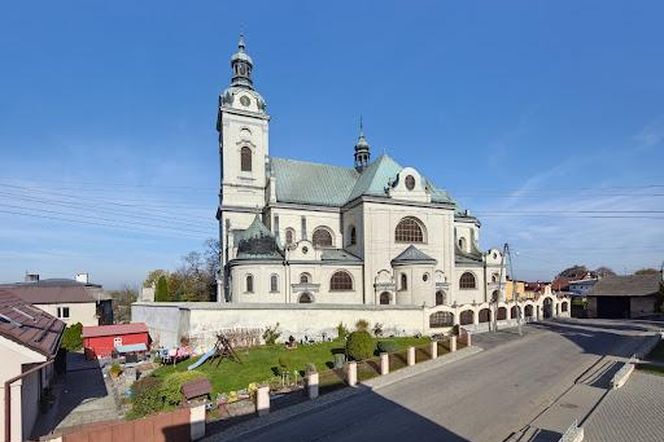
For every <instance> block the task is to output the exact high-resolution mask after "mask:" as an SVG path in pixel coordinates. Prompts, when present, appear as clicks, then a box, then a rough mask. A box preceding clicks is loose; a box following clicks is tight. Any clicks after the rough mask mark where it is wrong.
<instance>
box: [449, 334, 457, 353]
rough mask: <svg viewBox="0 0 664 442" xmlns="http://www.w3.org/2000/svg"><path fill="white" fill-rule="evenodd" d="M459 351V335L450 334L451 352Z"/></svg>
mask: <svg viewBox="0 0 664 442" xmlns="http://www.w3.org/2000/svg"><path fill="white" fill-rule="evenodd" d="M455 351H457V337H456V336H450V353H452V352H455Z"/></svg>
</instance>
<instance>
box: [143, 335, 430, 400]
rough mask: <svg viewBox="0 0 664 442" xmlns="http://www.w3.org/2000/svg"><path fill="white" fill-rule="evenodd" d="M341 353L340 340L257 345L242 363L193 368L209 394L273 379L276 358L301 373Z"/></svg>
mask: <svg viewBox="0 0 664 442" xmlns="http://www.w3.org/2000/svg"><path fill="white" fill-rule="evenodd" d="M379 340H380V341H392V342H394V343H395V345H396V346H397V347H398V348H399V349H404V348H406V347H409V346H411V345H413V346H418V345H423V344H426V343H427V342H429V338H426V337H424V338H380V339H379ZM343 351H344V342H343V341H333V342H324V343H320V344H312V345H300V346H298V348H296V349H294V350H287V349H286V348H285V347H284V346H283V345H274V346H261V347H254V348H249V349H240V350H237V354H238V356H239V357H240V359H241V360H242V364H238V363H236V362H232V361H229V360H227V359H224V360H223V361H221V362H220V363H219V365H217V362H218V361H217V360H216V359H213V360H210V361H207V362H205V364H203V365H202V366H200V367H199V368H197V369H196V370H197V371H200V372H203V373H205V374H206V375H207V376H208V377H209V379H210V382H211V383H212V389H213V394H214V393H219V392H229V391H232V390H241V389H243V388H247V386H248V385H249V384H250V383H251V382H263V381H266V380H268V379H270V378H273V377H275V373H274V371H273V370H274V369H275V368H277V367H278V366H279V358H280V357H282V358H286V359H287V360H288V361H289V363H290V365H291V366H292V367H293V369H296V370H304V368H305V366H306V364H308V363H313V364H315V365H316V368H317V369H318V370H319V371H321V372H322V371H325V370H328V369H329V368H331V367H332V362H333V361H334V356H333V355H334V353H337V352H343ZM197 359H198V358H193V359H190V360H188V361H183V362H181V363H179V364H176V365H169V366H163V367H160V368H158V369H156V370H155V371H154V372H153V375H154V376H157V377H164V376H166V375H167V374H169V373H172V372H174V371H185V370H186V369H187V367H188V366H189V365H191V364H193V363H194V362H195V361H196V360H197Z"/></svg>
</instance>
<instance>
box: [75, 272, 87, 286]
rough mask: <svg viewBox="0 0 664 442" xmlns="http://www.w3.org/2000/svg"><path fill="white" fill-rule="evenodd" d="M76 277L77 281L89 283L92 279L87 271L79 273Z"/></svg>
mask: <svg viewBox="0 0 664 442" xmlns="http://www.w3.org/2000/svg"><path fill="white" fill-rule="evenodd" d="M75 279H76V282H80V283H83V284H88V282H89V281H90V275H88V274H87V273H77V274H76V276H75Z"/></svg>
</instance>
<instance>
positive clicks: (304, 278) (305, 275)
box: [300, 272, 311, 284]
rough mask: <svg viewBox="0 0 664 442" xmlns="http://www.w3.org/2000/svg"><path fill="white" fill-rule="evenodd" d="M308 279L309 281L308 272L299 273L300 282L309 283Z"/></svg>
mask: <svg viewBox="0 0 664 442" xmlns="http://www.w3.org/2000/svg"><path fill="white" fill-rule="evenodd" d="M309 281H311V275H310V274H308V273H306V272H305V273H301V274H300V284H309Z"/></svg>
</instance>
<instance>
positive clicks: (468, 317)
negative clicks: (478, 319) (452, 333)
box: [459, 310, 473, 325]
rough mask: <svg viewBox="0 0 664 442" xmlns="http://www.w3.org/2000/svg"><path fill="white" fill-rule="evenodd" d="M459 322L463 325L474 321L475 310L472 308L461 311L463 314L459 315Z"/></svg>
mask: <svg viewBox="0 0 664 442" xmlns="http://www.w3.org/2000/svg"><path fill="white" fill-rule="evenodd" d="M459 323H460V324H461V325H468V324H472V323H473V311H472V310H466V311H463V312H461V315H459Z"/></svg>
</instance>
